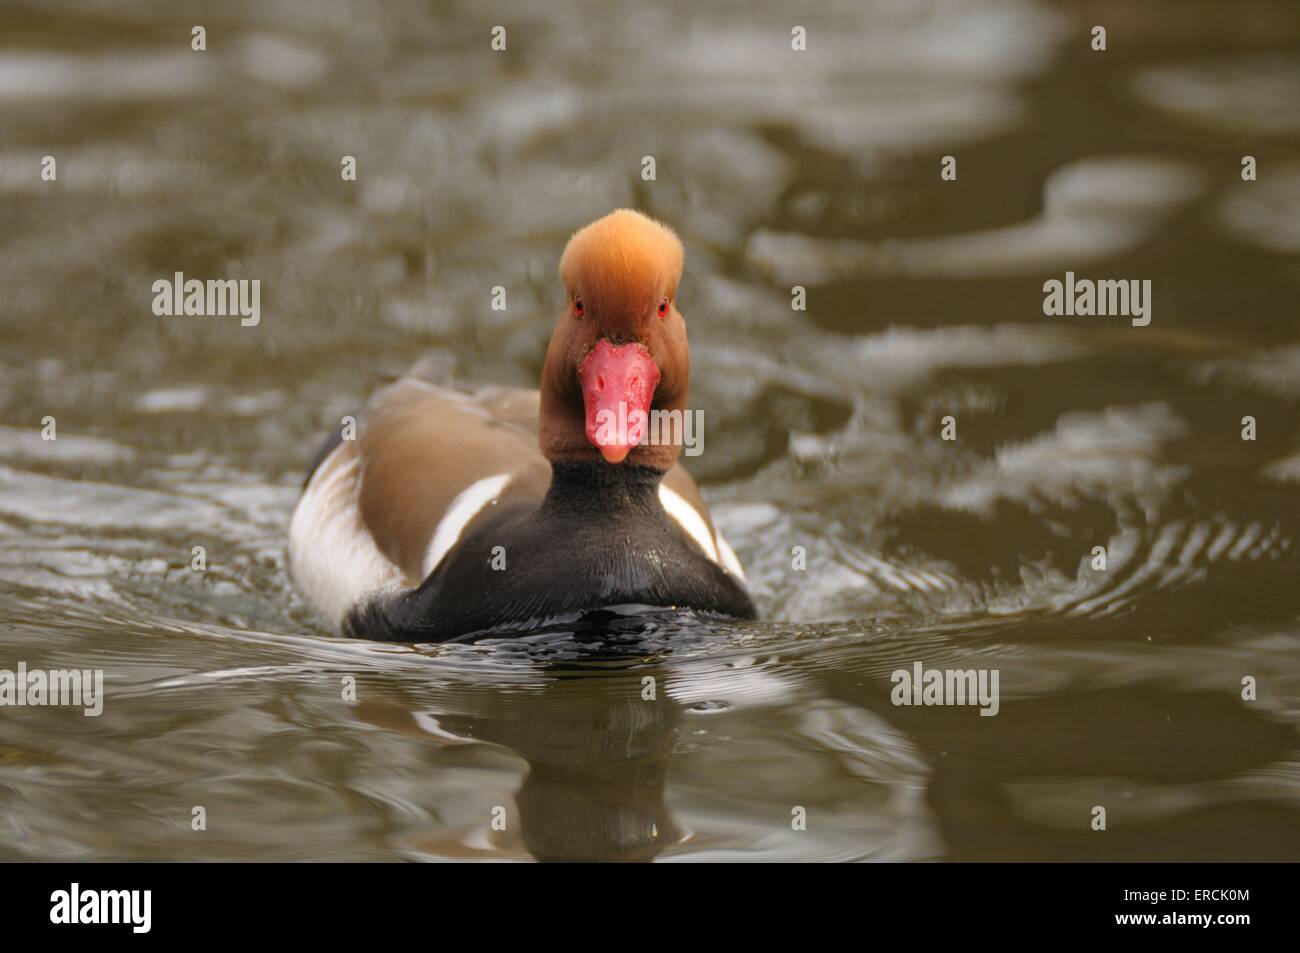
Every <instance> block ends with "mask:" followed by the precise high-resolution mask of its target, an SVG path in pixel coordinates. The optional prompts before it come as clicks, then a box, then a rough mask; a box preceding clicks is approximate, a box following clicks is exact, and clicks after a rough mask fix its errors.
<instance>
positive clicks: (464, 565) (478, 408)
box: [289, 211, 755, 642]
mask: <svg viewBox="0 0 1300 953" xmlns="http://www.w3.org/2000/svg"><path fill="white" fill-rule="evenodd" d="M669 237H670V239H671V241H669V240H668V239H669ZM673 245H675V246H676V254H677V259H676V265H675V270H674V263H673V261H672V260H671V258H672V255H671V252H672V250H673V247H672V246H673ZM665 252H666V253H668V258H669V259H670V260H669V261H668V262H667V263H664V262H663V261H661V260H659V259H660V258H662V257H663V255H664V253H665ZM566 266H567V267H566ZM680 267H681V266H680V245H679V244H677V243H676V237H675V236H673V235H672V233H671V232H669V231H668V230H667V229H665V228H664V227H663V226H660V225H658V224H657V223H654V222H651V221H650V220H649V219H646V218H644V217H643V216H640V215H638V214H637V213H634V212H626V211H620V212H616V213H614V214H613V215H610V216H607V217H606V218H605V219H601V220H600V221H598V222H596V223H594V224H593V225H591V226H588V228H587V229H584V230H583V231H581V232H579V233H578V234H577V235H575V236H574V239H573V240H572V241H571V242H570V246H569V249H568V250H566V253H565V259H564V261H563V262H562V267H561V271H562V275H564V277H565V281H566V284H567V285H568V286H569V290H570V296H571V300H573V301H577V302H579V303H577V304H576V305H573V306H571V308H570V309H569V310H567V311H566V315H565V317H564V318H562V319H561V322H560V325H559V326H558V327H557V329H556V333H555V337H554V338H553V339H552V343H551V348H550V349H549V350H548V354H547V362H546V368H545V369H544V371H543V382H542V390H541V391H540V392H538V391H526V390H519V389H512V388H485V389H482V390H479V391H477V392H474V393H465V392H462V391H459V390H453V389H451V388H447V387H441V386H435V385H431V384H429V383H426V382H424V381H422V380H418V379H415V378H403V379H402V380H400V381H398V382H397V383H395V384H393V385H391V386H389V387H387V388H385V389H384V390H382V391H380V392H379V393H378V394H377V395H376V396H375V397H374V398H373V399H372V401H371V403H370V406H369V408H368V410H367V412H366V414H365V415H364V416H363V417H362V419H361V420H360V422H359V424H358V431H357V434H356V439H355V440H345V441H342V442H340V443H339V444H338V445H337V446H336V447H334V449H333V450H331V451H330V452H329V453H328V454H327V455H326V456H325V457H324V459H323V460H322V461H321V463H320V464H319V466H318V467H317V468H316V470H315V471H314V472H313V473H312V475H311V476H310V478H309V479H308V482H307V484H306V487H305V488H304V491H303V495H302V498H301V499H300V500H299V503H298V507H297V509H296V510H295V512H294V515H293V521H292V524H291V527H290V542H289V553H290V568H291V572H292V574H293V577H294V580H295V582H296V583H297V584H298V586H299V587H300V588H301V589H302V590H303V591H304V592H305V594H306V595H307V596H308V597H309V598H310V599H311V601H312V602H313V603H314V604H315V605H316V606H317V608H318V609H319V610H320V611H321V612H322V613H323V614H324V615H326V616H327V617H329V618H330V619H331V620H332V621H333V622H335V623H337V624H338V625H339V626H340V627H341V628H342V629H343V631H345V632H346V633H348V634H351V635H355V636H359V637H364V638H374V639H384V640H392V641H411V642H427V641H444V640H448V639H454V638H459V637H462V636H466V635H471V634H473V633H479V632H484V631H486V630H489V629H493V628H499V627H502V626H505V625H509V624H512V623H522V622H525V621H527V620H532V619H539V618H545V617H548V616H553V615H556V614H560V613H565V612H573V611H577V610H585V609H595V608H599V607H601V606H611V605H619V604H629V603H633V604H645V605H655V606H666V605H667V606H681V607H686V608H691V609H695V610H699V611H703V612H715V613H720V614H723V615H728V616H735V617H743V618H752V617H753V616H754V614H755V613H754V606H753V603H752V601H751V600H750V598H749V595H748V593H747V592H746V590H745V585H744V574H743V571H742V570H741V568H740V564H739V562H738V561H737V560H736V558H735V555H734V553H732V551H731V549H730V547H729V546H728V545H727V544H726V542H725V541H724V540H723V539H722V538H721V536H720V535H719V534H718V533H717V531H716V530H715V528H714V526H713V523H712V520H711V519H710V518H709V514H708V510H707V508H706V507H705V506H704V503H703V501H702V499H701V498H700V494H699V491H698V489H697V487H696V486H695V483H694V481H693V480H691V478H690V476H689V475H688V474H687V473H686V471H685V470H684V469H682V467H681V466H680V465H679V464H677V463H676V457H677V454H678V453H679V451H680V448H679V447H672V446H651V445H647V444H639V443H638V442H637V439H636V437H637V435H636V434H635V433H633V435H632V439H631V440H630V441H628V440H627V439H626V438H624V441H623V443H622V444H619V443H610V442H608V441H606V442H599V441H598V440H597V438H596V437H595V436H593V415H594V414H596V413H597V412H602V413H603V412H604V409H607V405H610V403H611V400H612V399H613V398H614V397H617V398H618V399H619V400H620V401H623V402H624V403H632V404H639V406H640V407H641V409H643V410H645V411H647V412H648V410H649V409H650V408H651V407H654V408H655V409H660V408H670V409H683V408H684V405H685V395H686V391H685V386H686V378H687V375H688V367H687V359H686V356H685V330H684V324H683V323H682V321H681V317H680V315H679V314H678V313H677V312H676V309H675V308H672V306H671V304H670V303H669V302H671V296H672V294H673V292H675V290H676V282H677V277H678V275H679V274H680ZM575 286H580V290H579V289H578V288H576V287H575ZM579 294H582V295H584V296H586V297H587V300H589V301H590V302H591V303H590V304H586V303H585V302H583V301H582V299H580V298H578V297H577V296H578V295H579ZM647 301H648V302H650V304H649V308H650V309H651V311H650V314H649V319H650V321H651V322H654V323H647V321H646V320H645V319H646V317H647V316H646V315H645V314H644V313H642V312H644V311H645V310H646V302H647ZM654 302H659V303H658V305H656V304H655V303H654ZM665 304H667V305H668V308H667V313H666V311H665V307H664V306H665ZM656 311H657V313H656ZM575 312H576V313H575ZM679 325H680V327H679Z"/></svg>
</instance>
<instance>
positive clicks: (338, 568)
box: [289, 443, 402, 624]
mask: <svg viewBox="0 0 1300 953" xmlns="http://www.w3.org/2000/svg"><path fill="white" fill-rule="evenodd" d="M359 469H360V468H359V466H358V460H357V456H356V448H355V447H354V446H353V445H351V444H346V443H345V444H341V445H340V446H339V447H337V448H336V449H335V450H334V452H333V453H331V454H330V455H329V456H328V457H327V458H326V459H325V461H324V462H323V463H321V465H320V466H319V467H318V468H317V469H316V472H315V473H314V474H312V478H311V481H310V482H309V483H308V484H307V489H306V490H304V491H303V494H302V499H300V500H299V501H298V506H297V508H296V509H295V510H294V511H293V520H292V522H290V524H289V570H290V572H291V573H292V574H293V579H294V582H295V583H297V584H298V588H299V589H301V590H302V591H303V594H304V595H306V596H307V598H308V599H309V600H311V603H312V604H313V605H314V606H316V608H317V609H318V610H319V611H320V612H321V614H323V615H324V616H326V617H327V618H328V619H330V620H331V621H333V622H334V623H336V624H337V623H339V622H342V620H343V616H344V615H345V614H346V613H347V611H348V610H349V609H350V608H352V606H353V605H355V604H356V603H357V602H358V601H359V600H360V599H361V598H362V597H363V596H366V595H368V594H369V593H372V592H375V591H376V590H379V589H391V588H395V587H397V586H399V585H400V584H401V581H402V573H401V571H400V570H399V569H398V568H397V567H396V566H395V565H393V563H391V562H390V561H389V560H388V559H387V558H386V557H385V556H384V554H383V553H381V552H380V551H379V547H377V546H376V545H375V541H374V538H373V537H372V536H371V535H370V531H369V530H368V529H367V528H366V526H365V523H364V522H363V521H362V519H361V511H360V509H359V507H358V506H357V476H358V472H359Z"/></svg>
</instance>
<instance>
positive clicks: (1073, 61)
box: [0, 0, 1300, 860]
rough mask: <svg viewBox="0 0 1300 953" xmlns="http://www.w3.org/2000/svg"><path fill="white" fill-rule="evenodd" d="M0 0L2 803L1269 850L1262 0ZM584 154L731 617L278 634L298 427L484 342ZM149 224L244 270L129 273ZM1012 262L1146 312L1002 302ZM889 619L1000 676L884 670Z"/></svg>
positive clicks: (536, 284) (1273, 609)
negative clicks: (648, 273) (38, 679)
mask: <svg viewBox="0 0 1300 953" xmlns="http://www.w3.org/2000/svg"><path fill="white" fill-rule="evenodd" d="M196 23H198V24H204V25H205V26H206V27H207V30H208V50H207V51H206V52H203V53H196V52H192V51H191V50H190V49H189V41H190V28H191V26H192V25H194V24H196ZM497 23H501V24H504V25H506V27H507V30H508V51H507V52H505V53H493V52H492V51H491V50H490V47H489V44H490V41H491V36H490V30H491V27H492V26H493V25H495V24H497ZM796 23H798V24H801V25H804V26H806V27H807V28H808V37H809V40H808V50H807V51H806V52H804V53H799V54H795V53H793V52H791V50H790V29H791V27H792V26H793V25H794V24H796ZM0 24H2V27H3V28H2V29H0V409H2V416H0V421H2V423H3V426H0V669H14V668H15V667H16V666H17V665H18V663H19V662H20V661H21V662H25V663H26V664H27V666H28V667H29V668H38V667H39V668H66V667H79V668H99V669H102V670H103V671H104V673H105V680H106V690H107V700H106V702H105V705H104V710H103V714H102V715H101V716H99V717H96V718H89V717H83V715H82V713H81V712H80V711H79V710H75V709H69V708H9V707H6V708H0V857H3V858H5V859H31V858H60V859H82V858H84V859H157V858H170V857H181V858H187V859H227V858H255V859H267V860H271V859H305V858H326V859H351V860H363V859H489V860H493V859H528V858H530V857H538V858H546V859H560V858H587V857H601V858H620V859H647V858H652V857H658V858H661V859H665V860H718V859H731V860H768V859H796V858H797V859H825V860H858V859H882V860H884V859H888V860H931V859H943V858H947V859H963V860H965V859H989V858H994V859H1023V858H1043V859H1093V858H1112V859H1142V860H1145V859H1183V858H1187V859H1214V858H1244V859H1292V860H1294V859H1297V858H1300V803H1298V801H1300V786H1298V785H1300V759H1298V757H1297V735H1296V725H1297V722H1298V721H1300V664H1298V661H1297V660H1298V655H1297V635H1298V634H1300V621H1298V617H1300V587H1297V585H1296V580H1297V569H1298V568H1300V567H1297V564H1296V554H1297V545H1296V540H1297V536H1298V534H1300V509H1298V508H1297V501H1298V500H1300V486H1298V485H1297V484H1298V483H1300V419H1298V418H1297V401H1298V400H1300V375H1298V373H1297V372H1300V326H1298V320H1297V318H1298V312H1297V308H1296V300H1297V292H1298V291H1300V55H1298V54H1297V52H1296V50H1297V49H1298V48H1300V16H1297V12H1296V7H1295V4H1294V2H1293V0H1276V2H1260V3H1252V4H1250V5H1248V7H1244V6H1242V5H1238V4H1228V3H1218V2H1196V3H1185V2H1173V0H1170V2H1162V3H1143V4H1130V3H1107V2H1096V3H1077V4H1059V3H1032V2H1028V0H990V2H985V3H979V4H976V3H966V2H959V0H942V2H934V3H926V4H915V3H909V2H901V0H900V2H871V3H863V2H848V0H845V2H832V3H819V4H817V5H815V6H813V7H807V8H801V9H800V10H799V12H798V13H797V14H795V13H792V12H790V11H788V10H784V9H783V8H782V7H780V6H778V5H775V4H758V5H755V4H753V3H740V2H732V3H718V4H708V5H703V4H691V3H673V4H669V5H667V6H665V7H660V8H658V9H650V8H649V7H646V6H632V7H616V6H615V5H612V4H603V3H596V2H592V3H567V4H562V5H555V4H548V5H546V6H545V7H544V8H543V7H538V6H536V5H528V4H522V3H520V4H515V5H512V4H505V5H502V4H497V5H495V6H494V9H493V10H492V11H490V12H488V11H485V10H483V9H482V8H481V5H476V4H470V3H464V4H459V5H457V4H427V3H396V4H385V5H384V7H383V12H382V13H379V12H377V11H376V10H375V8H374V6H373V5H370V4H362V3H359V2H356V3H353V2H348V0H332V2H327V3H313V4H306V3H303V4H291V3H287V2H266V0H247V2H227V3H223V4H220V5H209V4H197V3H196V4H191V3H183V2H181V3H171V4H158V3H154V4H132V3H120V4H113V5H104V4H99V3H90V2H84V3H75V2H73V3H56V4H47V3H40V4H37V3H31V4H28V3H17V4H15V3H13V2H10V3H8V4H6V5H5V6H4V8H3V9H0ZM1094 24H1104V25H1107V27H1108V49H1107V51H1106V52H1104V53H1094V52H1092V51H1091V50H1090V49H1089V30H1090V28H1091V27H1092V26H1093V25H1094ZM45 155H54V156H55V157H56V160H57V175H58V177H57V180H56V181H54V182H47V181H42V180H41V178H40V168H41V161H42V157H43V156H45ZM344 155H352V156H355V157H356V159H357V167H358V178H357V181H355V182H345V181H342V179H341V177H340V174H339V172H340V161H341V157H342V156H344ZM645 155H653V156H655V158H656V163H657V179H656V180H655V181H653V182H646V181H642V180H641V178H640V172H641V158H642V157H643V156H645ZM944 155H953V156H955V157H956V159H957V162H958V177H957V180H956V181H941V179H940V176H939V164H940V159H941V157H942V156H944ZM1244 155H1252V156H1254V157H1255V158H1256V160H1257V163H1258V180H1257V181H1254V182H1244V181H1242V179H1241V175H1240V170H1241V159H1242V156H1244ZM620 205H633V206H636V207H639V208H642V209H645V210H647V211H649V212H651V213H653V214H655V215H657V216H660V217H662V218H664V219H665V220H667V221H668V222H670V223H671V224H673V225H674V226H675V227H676V228H677V229H678V230H679V231H680V233H681V234H682V236H683V238H684V240H685V242H686V245H687V278H686V281H685V284H684V286H683V289H682V292H681V296H680V300H681V306H682V310H683V312H684V313H685V314H686V316H687V321H688V325H689V328H690V333H691V339H692V352H693V364H694V388H693V396H694V398H695V403H696V405H697V406H698V407H700V408H702V409H703V411H704V415H705V420H706V423H707V427H706V432H705V453H704V454H703V455H702V456H700V457H698V458H696V459H695V460H693V461H691V468H692V470H693V472H694V473H695V474H696V476H697V477H698V478H699V479H700V481H701V482H702V484H703V485H704V487H705V492H706V495H707V496H708V498H709V500H710V501H711V503H712V505H713V506H714V513H715V517H716V518H717V520H718V522H719V523H720V525H721V526H722V527H723V529H724V530H725V532H726V533H727V535H728V537H729V539H730V541H731V543H732V544H733V546H734V547H735V548H736V550H737V551H738V553H739V555H740V557H741V559H742V561H743V562H744V563H745V565H746V568H747V570H748V572H749V576H750V580H751V583H752V586H753V589H754V592H755V595H756V597H757V599H758V601H759V603H760V606H761V609H762V612H763V618H764V621H763V622H760V623H755V624H743V625H721V624H717V623H709V622H705V621H701V620H697V619H692V618H691V617H689V616H675V615H671V614H654V613H651V614H643V615H640V616H637V615H631V616H628V617H610V618H605V619H603V620H599V619H598V620H591V619H588V620H569V621H563V620H562V621H560V622H557V623H556V624H555V625H554V626H551V627H550V628H548V629H547V630H545V631H542V632H538V633H534V634H532V635H530V636H528V637H526V638H513V639H507V640H496V641H489V642H485V643H480V644H477V645H468V646H466V645H456V646H432V647H430V646H423V647H407V646H393V645H376V644H368V643H363V642H353V641H345V640H341V639H338V638H335V637H333V636H331V635H330V633H329V632H328V631H327V630H326V629H324V628H322V627H321V626H320V623H319V620H317V619H316V618H315V617H314V616H313V614H312V612H311V610H310V608H309V607H308V606H307V605H306V604H305V603H304V602H303V601H302V600H301V598H300V597H299V596H297V595H296V594H295V593H294V592H293V590H292V588H291V586H290V584H289V581H288V578H287V575H286V571H285V552H284V549H285V537H286V528H287V521H288V516H289V513H290V511H291V508H292V506H293V503H294V500H295V499H296V494H297V488H298V485H299V482H300V480H301V477H302V472H303V468H304V467H305V465H306V463H307V461H308V459H309V458H310V456H311V453H312V451H313V450H314V449H315V447H316V445H317V443H318V442H319V439H320V437H321V434H323V433H324V432H325V430H326V429H327V428H328V427H330V426H333V425H334V423H335V421H337V420H338V419H339V418H340V417H341V416H343V415H344V414H348V413H355V412H356V411H357V410H358V409H359V407H360V406H361V403H362V402H363V401H364V399H365V398H366V396H367V395H368V394H369V393H370V392H371V391H372V390H373V389H374V388H375V387H376V386H378V385H379V384H380V383H382V382H383V380H385V379H386V377H388V376H391V375H393V374H397V373H400V372H401V371H402V370H404V369H405V368H406V367H407V366H408V365H409V364H410V363H411V362H412V361H413V360H414V359H415V358H416V357H418V356H420V355H421V354H425V353H428V352H432V353H434V354H435V355H436V356H438V358H439V359H441V360H443V361H445V362H446V363H447V364H448V366H454V369H455V372H456V374H457V375H458V376H460V377H462V378H463V379H466V380H474V381H496V382H501V383H509V384H520V385H528V386H533V385H534V384H535V381H536V378H537V375H538V372H539V369H540V366H541V359H542V354H543V349H544V346H545V342H546V340H547V337H548V335H549V332H550V328H551V324H552V321H553V318H554V315H555V313H556V309H557V308H558V307H559V305H560V290H559V288H558V286H557V282H556V280H555V278H554V273H555V266H556V261H557V257H558V254H559V251H560V249H561V248H562V246H563V243H564V240H565V239H566V238H567V236H568V234H569V233H570V232H571V231H572V230H573V229H574V228H575V227H577V226H579V225H581V224H583V223H585V222H586V221H588V220H590V219H592V218H595V217H597V216H599V215H601V214H603V213H605V212H607V211H609V210H610V209H611V208H614V207H617V206H620ZM176 271H182V272H184V273H185V274H186V276H188V277H198V278H216V277H233V278H250V279H251V278H256V279H259V280H260V281H261V282H262V301H261V306H262V313H261V322H260V324H258V325H257V326H256V327H241V326H240V324H239V321H238V319H237V318H167V317H155V316H154V315H153V313H152V311H151V307H150V306H151V301H152V298H153V293H152V291H151V286H152V283H153V282H154V281H155V280H156V279H158V278H163V277H170V276H171V275H172V274H173V273H174V272H176ZM1067 271H1073V272H1075V273H1076V274H1077V275H1078V276H1080V277H1087V278H1092V279H1103V278H1111V279H1141V280H1150V281H1151V283H1152V297H1151V305H1152V310H1151V317H1152V320H1151V323H1150V324H1149V325H1148V326H1146V327H1134V326H1132V325H1131V323H1130V322H1129V320H1128V319H1127V318H1124V317H1045V316H1044V315H1043V308H1042V305H1043V290H1042V286H1043V282H1044V281H1046V280H1048V279H1050V278H1057V279H1062V278H1063V277H1064V275H1065V273H1066V272H1067ZM796 284H799V285H803V286H805V287H806V288H807V292H808V308H807V310H806V311H804V312H796V311H792V310H791V307H790V293H789V289H790V287H791V286H792V285H796ZM497 285H500V286H502V287H504V288H505V289H506V290H507V293H508V308H507V310H505V311H494V310H492V308H491V307H490V301H491V289H492V288H493V287H494V286H497ZM47 416H50V417H54V418H55V420H56V421H57V440H54V441H45V440H42V439H41V434H40V431H41V427H42V419H43V418H44V417H47ZM947 416H952V417H953V418H955V421H956V428H957V439H956V440H955V441H945V440H943V439H941V436H940V434H941V428H942V426H943V418H945V417H947ZM1246 416H1250V417H1253V418H1254V419H1255V422H1256V439H1254V440H1252V441H1246V440H1243V439H1242V430H1243V423H1242V418H1243V417H1246ZM199 545H201V546H203V547H205V549H206V553H207V559H208V569H207V571H206V572H204V573H196V572H193V571H191V569H190V561H191V552H192V548H193V547H194V546H199ZM1096 546H1102V547H1105V550H1106V555H1107V568H1106V569H1105V570H1104V571H1098V570H1094V569H1093V568H1092V558H1093V557H1092V552H1093V548H1094V547H1096ZM794 547H802V548H803V552H804V553H805V554H806V569H804V570H802V571H800V570H796V569H793V568H792V558H793V557H792V550H793V549H794ZM917 661H920V662H921V663H922V664H923V665H924V667H926V668H960V669H988V670H996V671H997V672H998V673H999V675H1000V695H1001V697H1000V708H999V711H998V714H997V715H996V716H995V717H981V716H980V715H979V713H978V711H977V710H976V709H975V708H972V707H897V706H895V705H893V704H892V703H891V700H890V691H891V688H892V684H891V679H890V675H891V673H892V672H893V671H894V670H896V669H908V670H910V669H911V668H912V666H913V664H914V663H915V662H917ZM1247 676H1249V677H1250V678H1253V679H1254V680H1255V683H1256V685H1257V695H1256V698H1255V700H1253V701H1247V700H1243V698H1242V680H1243V678H1246V677H1247ZM647 677H648V678H650V679H652V680H653V681H652V682H650V683H647V682H646V681H645V679H647ZM345 681H346V682H347V683H348V684H352V683H355V691H356V700H355V701H345V700H344V698H343V695H344V685H345ZM647 684H650V685H651V686H653V688H654V691H655V700H654V701H647V700H645V698H644V697H643V696H644V693H645V692H646V691H647V689H646V685H647ZM196 806H201V807H203V808H204V809H205V811H206V819H207V823H206V828H207V829H206V830H203V831H195V830H193V829H192V824H191V819H192V816H193V811H194V808H195V807H196ZM1096 806H1102V807H1104V808H1105V809H1106V817H1107V829H1106V830H1105V831H1094V830H1093V829H1092V827H1091V825H1092V820H1093V809H1094V807H1096ZM799 809H802V811H803V814H804V815H805V816H806V829H802V830H799V829H795V827H797V826H798V825H795V824H792V819H797V816H798V815H799V814H800V811H799ZM494 820H495V821H496V823H495V825H494ZM502 820H503V821H504V830H498V829H495V828H499V827H501V826H502Z"/></svg>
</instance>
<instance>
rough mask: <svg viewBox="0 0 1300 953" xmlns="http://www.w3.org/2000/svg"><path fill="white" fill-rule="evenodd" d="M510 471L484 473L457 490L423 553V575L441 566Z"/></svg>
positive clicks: (504, 483)
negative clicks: (491, 474) (426, 549)
mask: <svg viewBox="0 0 1300 953" xmlns="http://www.w3.org/2000/svg"><path fill="white" fill-rule="evenodd" d="M510 479H511V474H509V473H501V474H498V475H497V476H492V477H484V478H483V479H482V480H479V481H478V482H477V483H472V484H470V485H469V487H467V488H466V489H464V490H461V491H460V493H459V494H457V496H456V498H455V499H454V500H452V501H451V506H449V507H447V512H446V514H445V515H444V516H443V517H442V521H441V522H440V523H438V528H437V529H436V530H434V533H433V539H432V541H430V543H429V550H428V552H426V553H425V554H424V575H425V576H426V577H427V576H428V575H429V573H431V572H433V571H434V569H436V568H437V567H438V563H440V562H442V559H443V557H444V556H446V555H447V553H448V552H449V551H450V550H451V547H453V546H455V545H456V542H457V541H458V540H459V539H460V534H461V533H463V532H464V531H465V527H466V526H468V525H469V521H470V520H472V519H473V518H474V517H476V516H478V514H479V512H480V511H481V510H482V509H483V507H485V506H487V505H488V504H489V503H492V502H495V501H496V499H497V497H499V496H500V495H501V493H502V492H503V491H504V490H505V488H506V486H507V485H508V484H509V483H510Z"/></svg>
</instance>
